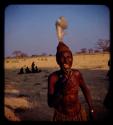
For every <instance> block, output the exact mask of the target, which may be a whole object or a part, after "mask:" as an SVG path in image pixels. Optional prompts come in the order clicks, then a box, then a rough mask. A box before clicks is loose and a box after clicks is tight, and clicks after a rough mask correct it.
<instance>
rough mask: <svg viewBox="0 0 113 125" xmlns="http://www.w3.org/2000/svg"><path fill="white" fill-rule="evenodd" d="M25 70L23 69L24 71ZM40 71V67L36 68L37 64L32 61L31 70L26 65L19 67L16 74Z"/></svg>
mask: <svg viewBox="0 0 113 125" xmlns="http://www.w3.org/2000/svg"><path fill="white" fill-rule="evenodd" d="M24 70H25V71H24ZM39 72H41V70H40V69H38V67H37V66H35V63H34V62H32V64H31V70H30V69H29V67H28V66H27V67H26V68H25V69H24V68H23V67H21V68H20V71H19V73H18V74H24V73H39Z"/></svg>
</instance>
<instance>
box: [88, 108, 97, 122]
mask: <svg viewBox="0 0 113 125" xmlns="http://www.w3.org/2000/svg"><path fill="white" fill-rule="evenodd" d="M89 117H90V121H95V120H96V113H95V110H93V109H91V110H90V112H89Z"/></svg>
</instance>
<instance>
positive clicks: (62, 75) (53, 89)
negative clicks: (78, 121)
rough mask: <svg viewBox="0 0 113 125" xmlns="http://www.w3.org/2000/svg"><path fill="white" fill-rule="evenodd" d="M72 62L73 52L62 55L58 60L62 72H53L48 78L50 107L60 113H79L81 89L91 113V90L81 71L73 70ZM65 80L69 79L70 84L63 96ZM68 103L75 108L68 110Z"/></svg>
mask: <svg viewBox="0 0 113 125" xmlns="http://www.w3.org/2000/svg"><path fill="white" fill-rule="evenodd" d="M72 62H73V57H72V53H71V52H69V51H66V52H63V53H60V56H59V60H58V64H59V67H60V70H58V71H55V72H53V73H52V74H50V76H49V77H48V105H49V106H50V107H54V108H55V109H57V110H58V111H59V112H64V113H65V112H69V113H72V112H78V111H79V109H80V105H81V104H80V102H79V99H78V91H79V87H80V88H81V90H82V92H83V94H84V96H85V98H86V101H87V103H88V106H89V111H91V110H92V109H93V106H92V99H91V95H90V92H89V89H88V88H87V86H86V84H85V82H84V79H83V77H82V74H81V73H80V72H79V70H77V69H71V67H72ZM65 79H67V81H68V79H69V83H68V85H67V86H66V89H64V90H65V91H63V92H64V93H63V94H62V87H61V86H62V85H63V81H64V80H65ZM56 93H57V94H56ZM56 95H57V96H56ZM74 102H76V103H74ZM68 103H70V104H71V105H73V108H68V106H67V105H68Z"/></svg>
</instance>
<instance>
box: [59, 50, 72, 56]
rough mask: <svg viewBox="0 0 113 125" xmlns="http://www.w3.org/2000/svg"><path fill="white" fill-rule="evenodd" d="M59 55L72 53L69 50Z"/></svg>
mask: <svg viewBox="0 0 113 125" xmlns="http://www.w3.org/2000/svg"><path fill="white" fill-rule="evenodd" d="M61 55H72V54H71V52H70V51H64V52H62V53H61Z"/></svg>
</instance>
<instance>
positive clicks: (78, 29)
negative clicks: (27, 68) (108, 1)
mask: <svg viewBox="0 0 113 125" xmlns="http://www.w3.org/2000/svg"><path fill="white" fill-rule="evenodd" d="M4 14H5V19H4V21H5V23H4V29H5V31H4V37H5V39H4V40H5V49H4V51H5V56H10V55H11V54H12V52H13V51H15V50H20V51H22V52H24V53H27V54H28V55H33V54H42V53H47V54H55V53H56V47H57V45H58V41H57V36H56V29H55V22H56V20H57V19H58V18H59V17H60V16H64V17H65V18H66V19H67V21H68V24H69V26H68V29H67V30H66V32H67V35H66V36H65V37H64V42H65V43H66V44H67V45H68V46H69V47H70V48H71V50H72V52H73V53H75V52H77V51H79V50H80V49H81V48H94V47H95V44H96V42H97V41H98V39H108V40H109V39H110V11H109V8H107V6H105V5H9V6H8V7H7V8H6V9H5V13H4Z"/></svg>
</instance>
